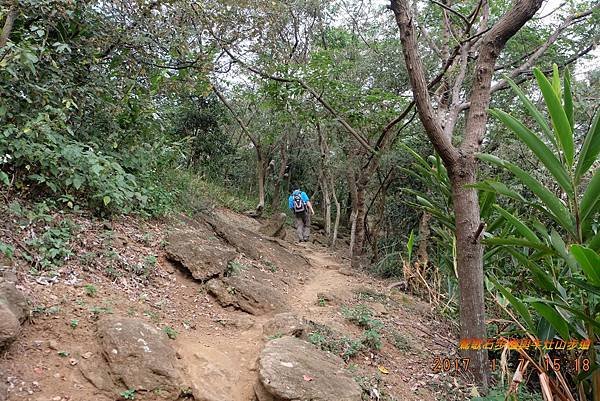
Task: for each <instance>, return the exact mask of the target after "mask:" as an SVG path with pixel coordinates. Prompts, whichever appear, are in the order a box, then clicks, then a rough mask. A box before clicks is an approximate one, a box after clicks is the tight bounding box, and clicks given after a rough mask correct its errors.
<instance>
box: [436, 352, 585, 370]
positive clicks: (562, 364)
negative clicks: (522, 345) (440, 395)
mask: <svg viewBox="0 0 600 401" xmlns="http://www.w3.org/2000/svg"><path fill="white" fill-rule="evenodd" d="M544 361H545V368H546V370H555V371H560V370H561V369H573V370H574V371H575V372H577V373H580V372H587V371H589V370H590V360H589V358H582V357H580V358H576V359H573V360H566V361H565V360H561V359H560V358H546V359H545V360H544ZM489 362H490V369H491V370H492V371H495V370H496V369H498V368H499V367H500V362H499V361H498V360H496V359H491V360H490V361H489ZM470 363H471V358H443V357H439V356H436V357H435V358H434V359H433V365H432V369H431V370H432V371H433V373H440V372H456V373H460V372H466V371H468V370H469V365H470ZM519 363H520V364H524V363H525V359H523V358H519Z"/></svg>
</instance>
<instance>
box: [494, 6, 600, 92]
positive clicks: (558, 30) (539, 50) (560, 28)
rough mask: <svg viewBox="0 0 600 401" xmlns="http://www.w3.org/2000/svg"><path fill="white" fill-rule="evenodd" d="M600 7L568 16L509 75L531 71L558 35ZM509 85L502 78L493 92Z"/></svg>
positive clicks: (514, 75)
mask: <svg viewBox="0 0 600 401" xmlns="http://www.w3.org/2000/svg"><path fill="white" fill-rule="evenodd" d="M598 8H600V5H599V4H597V5H596V6H594V7H593V8H592V9H590V10H587V11H584V12H582V13H578V14H574V15H571V16H569V17H568V18H566V19H565V20H564V21H563V23H562V24H560V25H559V26H558V28H556V30H555V31H554V32H553V33H552V35H550V36H549V37H548V39H546V41H545V42H544V43H543V44H542V45H541V46H540V47H538V48H537V50H536V51H534V52H533V53H532V54H531V56H530V57H529V58H528V59H527V61H525V62H524V63H523V64H521V65H520V66H519V67H517V68H515V69H514V70H512V71H511V73H510V74H509V77H510V78H511V79H512V78H515V77H517V76H518V75H520V74H522V73H524V72H527V71H529V70H530V69H531V68H532V67H533V64H534V63H535V62H536V61H537V60H538V59H539V58H540V57H541V56H542V55H543V54H544V53H545V52H546V50H548V48H549V47H550V46H551V45H552V44H553V43H554V42H556V40H557V39H558V37H559V36H560V34H561V33H562V32H563V31H564V30H565V29H567V28H569V27H570V26H571V25H573V24H575V23H577V22H579V21H581V19H583V18H585V17H587V16H589V15H591V14H592V13H593V12H594V10H595V9H598ZM507 86H508V83H507V82H506V80H502V81H500V82H498V83H497V84H495V85H494V86H493V87H492V92H495V91H497V90H499V89H503V88H506V87H507Z"/></svg>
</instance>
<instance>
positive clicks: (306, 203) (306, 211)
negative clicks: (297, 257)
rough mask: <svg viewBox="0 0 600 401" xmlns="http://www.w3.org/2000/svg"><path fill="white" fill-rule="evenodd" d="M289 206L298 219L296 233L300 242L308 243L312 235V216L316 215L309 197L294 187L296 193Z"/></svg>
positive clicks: (291, 196)
mask: <svg viewBox="0 0 600 401" xmlns="http://www.w3.org/2000/svg"><path fill="white" fill-rule="evenodd" d="M288 206H289V208H290V210H291V211H292V212H294V217H295V218H296V233H297V234H298V240H299V241H300V242H306V241H308V236H309V235H310V216H311V215H313V214H315V211H314V210H313V207H312V205H311V203H310V199H308V195H306V193H305V192H303V191H301V190H300V188H298V186H294V192H292V194H291V195H290V197H289V199H288Z"/></svg>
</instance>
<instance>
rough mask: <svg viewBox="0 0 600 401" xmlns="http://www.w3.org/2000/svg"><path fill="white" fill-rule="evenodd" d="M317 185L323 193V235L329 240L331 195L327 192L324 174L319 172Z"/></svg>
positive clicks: (327, 186)
mask: <svg viewBox="0 0 600 401" xmlns="http://www.w3.org/2000/svg"><path fill="white" fill-rule="evenodd" d="M319 183H320V184H321V191H322V192H323V206H324V209H325V210H324V212H325V213H324V217H325V234H327V237H328V238H329V237H330V235H331V194H330V192H329V183H328V182H327V177H326V175H325V173H324V172H321V174H320V176H319Z"/></svg>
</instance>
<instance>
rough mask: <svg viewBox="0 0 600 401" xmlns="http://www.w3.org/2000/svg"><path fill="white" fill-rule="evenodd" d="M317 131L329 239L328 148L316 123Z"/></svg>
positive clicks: (319, 126)
mask: <svg viewBox="0 0 600 401" xmlns="http://www.w3.org/2000/svg"><path fill="white" fill-rule="evenodd" d="M316 128H317V132H318V133H319V151H320V153H321V166H320V174H319V183H320V185H321V190H322V191H323V202H324V206H325V233H326V234H327V237H328V238H329V239H330V240H331V188H330V187H329V182H330V180H329V177H330V176H331V173H330V171H329V167H328V164H327V156H328V154H329V148H328V146H327V138H325V136H324V135H323V131H322V130H321V125H320V124H319V123H318V122H317V123H316Z"/></svg>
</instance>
